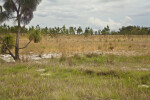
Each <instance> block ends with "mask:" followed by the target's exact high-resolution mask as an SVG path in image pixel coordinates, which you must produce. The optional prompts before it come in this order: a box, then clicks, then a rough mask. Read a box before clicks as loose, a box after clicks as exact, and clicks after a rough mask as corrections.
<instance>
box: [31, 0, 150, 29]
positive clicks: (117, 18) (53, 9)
mask: <svg viewBox="0 0 150 100" xmlns="http://www.w3.org/2000/svg"><path fill="white" fill-rule="evenodd" d="M34 14H35V16H34V19H33V20H32V21H31V23H30V24H29V26H31V25H37V24H40V26H43V27H45V26H48V27H52V26H61V25H64V24H65V25H66V26H79V25H80V26H82V27H86V26H90V27H93V28H103V27H105V26H106V24H108V25H110V28H111V29H118V28H119V27H121V26H123V25H139V26H150V19H149V16H150V1H149V0H42V3H41V4H40V5H39V7H38V9H37V11H36V12H35V13H34ZM127 19H128V20H127ZM129 19H132V20H129ZM93 20H97V22H96V23H95V22H93Z"/></svg>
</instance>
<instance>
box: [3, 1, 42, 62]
mask: <svg viewBox="0 0 150 100" xmlns="http://www.w3.org/2000/svg"><path fill="white" fill-rule="evenodd" d="M40 2H41V0H3V6H0V24H1V23H3V22H4V21H9V20H11V19H13V21H16V22H17V26H18V30H17V33H16V43H15V55H14V54H13V53H12V52H11V51H10V49H9V48H8V46H7V44H5V45H6V47H7V49H8V51H9V54H10V55H11V56H12V57H13V58H14V60H19V49H22V48H19V34H20V29H21V24H24V25H27V24H29V22H30V21H31V20H32V18H33V12H34V11H35V10H36V8H37V6H38V5H39V3H40ZM2 8H3V9H4V11H2ZM30 42H31V41H30ZM30 42H29V43H30ZM29 43H28V44H29ZM28 44H27V45H28ZM27 45H26V46H27ZM26 46H25V47H26Z"/></svg>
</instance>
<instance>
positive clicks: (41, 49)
mask: <svg viewBox="0 0 150 100" xmlns="http://www.w3.org/2000/svg"><path fill="white" fill-rule="evenodd" d="M27 38H28V36H26V38H25V37H24V36H23V37H21V39H20V47H22V46H24V45H25V44H26V43H27V42H28V39H27ZM112 51H113V53H116V52H118V53H121V54H123V55H129V56H130V55H134V54H135V55H137V54H138V55H140V54H150V36H148V35H143V36H141V35H139V36H137V35H136V36H116V35H114V36H113V35H110V36H109V35H106V36H104V35H96V36H95V35H93V36H88V37H85V36H82V35H81V36H78V35H76V36H75V35H72V36H71V35H68V36H67V35H60V36H57V37H56V38H51V37H50V36H48V35H46V36H43V39H42V41H41V42H40V43H37V44H34V43H31V44H30V45H29V46H28V47H27V48H26V49H24V50H22V51H21V54H26V53H28V52H34V53H49V52H58V53H63V54H72V53H89V52H104V53H105V52H108V53H109V52H112Z"/></svg>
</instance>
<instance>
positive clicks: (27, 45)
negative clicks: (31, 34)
mask: <svg viewBox="0 0 150 100" xmlns="http://www.w3.org/2000/svg"><path fill="white" fill-rule="evenodd" d="M31 41H32V40H30V41H29V43H27V44H26V45H25V46H24V47H22V48H19V49H24V48H26V47H27V46H28V45H29V44H30V43H31Z"/></svg>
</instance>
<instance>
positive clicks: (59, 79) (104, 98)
mask: <svg viewBox="0 0 150 100" xmlns="http://www.w3.org/2000/svg"><path fill="white" fill-rule="evenodd" d="M26 37H27V36H21V39H20V43H21V44H20V46H23V45H25V44H26V43H27V42H28V40H27V39H26ZM20 52H21V53H20V54H21V55H23V54H28V53H30V52H33V53H36V54H39V55H42V54H48V53H50V52H54V53H62V56H61V57H60V58H53V57H52V58H51V59H42V60H39V61H28V62H22V63H19V62H18V63H6V62H5V61H3V60H0V99H1V100H9V99H11V100H41V99H42V100H149V99H150V36H88V37H84V36H70V35H69V36H65V35H63V36H58V37H57V38H51V37H48V36H43V40H42V41H41V42H40V43H38V44H34V43H31V44H30V45H29V46H28V47H27V48H26V49H24V50H21V51H20ZM72 54H74V55H72Z"/></svg>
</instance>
